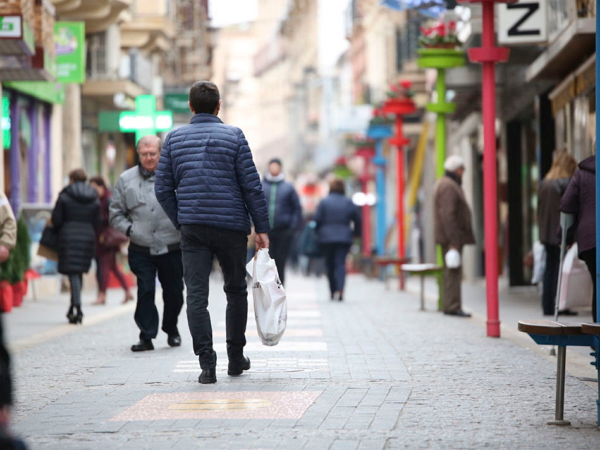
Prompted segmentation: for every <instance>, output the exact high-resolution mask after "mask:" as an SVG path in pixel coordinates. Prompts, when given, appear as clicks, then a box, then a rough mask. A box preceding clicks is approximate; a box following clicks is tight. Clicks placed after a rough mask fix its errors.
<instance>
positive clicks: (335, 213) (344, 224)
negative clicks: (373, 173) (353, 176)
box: [315, 179, 362, 301]
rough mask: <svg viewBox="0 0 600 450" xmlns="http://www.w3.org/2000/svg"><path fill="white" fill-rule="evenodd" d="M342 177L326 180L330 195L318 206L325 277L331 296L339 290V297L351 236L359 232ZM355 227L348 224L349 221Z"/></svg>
mask: <svg viewBox="0 0 600 450" xmlns="http://www.w3.org/2000/svg"><path fill="white" fill-rule="evenodd" d="M345 193H346V190H345V186H344V182H343V181H342V180H337V179H336V180H332V181H331V182H330V183H329V195H328V196H327V197H326V198H324V199H323V200H322V201H321V203H320V204H319V206H318V208H317V214H316V216H315V221H316V222H317V236H318V240H319V245H320V247H321V252H322V253H323V255H324V256H325V264H326V267H327V278H328V280H329V290H330V292H331V300H334V299H335V295H336V294H338V300H339V301H342V300H343V299H344V284H345V282H346V257H347V255H348V251H349V250H350V246H351V245H352V240H353V238H354V237H360V236H361V225H362V223H361V219H362V216H361V214H360V211H359V209H358V207H356V206H355V205H354V203H352V200H350V199H349V198H347V197H346V195H345ZM351 223H352V224H353V225H354V227H351V226H350V224H351Z"/></svg>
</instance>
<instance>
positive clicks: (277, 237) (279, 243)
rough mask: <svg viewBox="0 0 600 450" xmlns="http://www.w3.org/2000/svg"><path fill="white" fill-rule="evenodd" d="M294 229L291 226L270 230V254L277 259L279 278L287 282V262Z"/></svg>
mask: <svg viewBox="0 0 600 450" xmlns="http://www.w3.org/2000/svg"><path fill="white" fill-rule="evenodd" d="M293 240H294V231H293V230H292V229H290V228H281V229H279V230H272V231H270V232H269V255H271V258H273V259H274V260H275V265H276V266H277V272H278V273H279V279H280V280H281V282H282V283H285V264H286V263H287V260H288V258H289V257H290V250H291V248H292V241H293Z"/></svg>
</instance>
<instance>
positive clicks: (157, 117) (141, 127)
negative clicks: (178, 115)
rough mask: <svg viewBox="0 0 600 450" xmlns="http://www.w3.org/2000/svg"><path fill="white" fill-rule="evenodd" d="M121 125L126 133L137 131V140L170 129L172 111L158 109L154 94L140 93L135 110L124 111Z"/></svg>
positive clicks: (121, 116) (120, 118)
mask: <svg viewBox="0 0 600 450" xmlns="http://www.w3.org/2000/svg"><path fill="white" fill-rule="evenodd" d="M119 127H120V130H121V131H122V132H124V133H132V132H134V133H135V141H136V142H137V141H139V140H140V139H141V138H143V137H144V136H149V135H152V134H156V133H157V132H159V131H169V130H170V129H171V128H172V127H173V113H172V112H171V111H157V110H156V98H154V96H153V95H139V96H138V97H137V98H136V99H135V111H126V112H122V113H121V115H120V116H119Z"/></svg>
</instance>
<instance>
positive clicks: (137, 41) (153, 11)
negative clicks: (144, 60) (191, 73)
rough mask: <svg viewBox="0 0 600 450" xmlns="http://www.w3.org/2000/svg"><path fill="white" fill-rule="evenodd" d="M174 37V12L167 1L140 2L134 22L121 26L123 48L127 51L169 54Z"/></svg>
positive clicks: (134, 13) (135, 10) (136, 7)
mask: <svg viewBox="0 0 600 450" xmlns="http://www.w3.org/2000/svg"><path fill="white" fill-rule="evenodd" d="M174 37H175V18H174V11H172V10H171V3H170V2H168V1H166V0H144V2H139V1H138V2H137V3H136V4H135V8H134V11H133V18H132V20H131V21H129V22H127V23H124V24H123V25H122V26H121V47H123V48H127V49H129V48H137V49H141V50H145V51H153V50H160V51H164V52H167V51H169V50H170V45H169V40H170V39H172V38H174Z"/></svg>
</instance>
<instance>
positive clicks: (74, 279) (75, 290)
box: [69, 273, 83, 308]
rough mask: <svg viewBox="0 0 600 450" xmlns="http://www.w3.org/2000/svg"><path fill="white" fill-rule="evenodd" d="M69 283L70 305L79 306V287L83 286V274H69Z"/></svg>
mask: <svg viewBox="0 0 600 450" xmlns="http://www.w3.org/2000/svg"><path fill="white" fill-rule="evenodd" d="M69 284H70V285H71V306H78V307H80V308H81V288H82V286H83V274H81V273H72V274H69Z"/></svg>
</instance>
